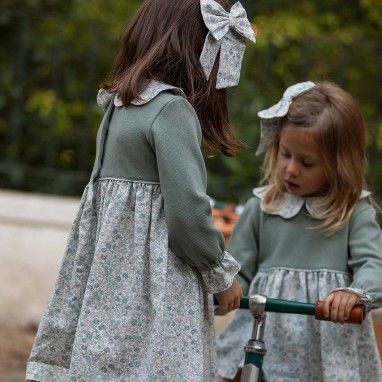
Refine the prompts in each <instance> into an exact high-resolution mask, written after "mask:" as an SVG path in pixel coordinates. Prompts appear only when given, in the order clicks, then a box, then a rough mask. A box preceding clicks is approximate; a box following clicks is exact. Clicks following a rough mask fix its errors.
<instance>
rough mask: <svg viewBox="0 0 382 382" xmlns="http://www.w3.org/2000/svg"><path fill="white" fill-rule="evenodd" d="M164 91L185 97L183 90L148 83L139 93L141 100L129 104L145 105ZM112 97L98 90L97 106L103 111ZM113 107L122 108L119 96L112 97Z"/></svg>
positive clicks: (163, 84) (154, 82)
mask: <svg viewBox="0 0 382 382" xmlns="http://www.w3.org/2000/svg"><path fill="white" fill-rule="evenodd" d="M165 90H171V91H172V92H173V93H174V94H176V95H179V96H182V97H184V98H186V95H185V94H184V92H183V90H182V89H180V88H177V87H176V86H172V85H168V84H165V83H163V82H159V81H150V82H149V83H148V85H147V86H146V87H145V88H144V89H143V90H142V91H141V92H140V93H139V97H140V98H141V99H140V100H136V99H133V100H132V101H131V103H132V104H133V105H137V106H139V105H144V104H145V103H147V102H149V101H151V100H152V99H153V98H155V97H156V96H157V95H158V94H159V93H161V92H163V91H165ZM113 95H114V94H113V93H109V92H108V91H107V90H105V89H100V90H99V91H98V95H97V103H98V106H99V107H101V108H102V109H105V108H106V107H107V106H108V105H109V103H110V100H111V99H112V98H113ZM114 106H118V107H121V106H123V103H122V101H121V99H120V97H119V94H116V95H115V97H114Z"/></svg>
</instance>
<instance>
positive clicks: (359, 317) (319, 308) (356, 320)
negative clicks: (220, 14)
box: [314, 301, 366, 324]
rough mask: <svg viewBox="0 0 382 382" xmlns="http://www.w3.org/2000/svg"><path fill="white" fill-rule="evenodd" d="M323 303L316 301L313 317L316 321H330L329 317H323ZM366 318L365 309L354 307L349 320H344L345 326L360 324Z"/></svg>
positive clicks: (361, 306)
mask: <svg viewBox="0 0 382 382" xmlns="http://www.w3.org/2000/svg"><path fill="white" fill-rule="evenodd" d="M323 307H324V301H317V303H316V309H315V312H314V316H315V317H316V319H317V320H321V321H331V319H330V317H325V316H324V311H323ZM365 316H366V312H365V307H364V306H363V305H355V306H354V307H353V309H352V310H351V312H350V315H349V318H348V319H347V320H346V323H347V324H362V321H363V320H364V318H365Z"/></svg>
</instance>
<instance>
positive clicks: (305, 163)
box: [302, 162, 314, 168]
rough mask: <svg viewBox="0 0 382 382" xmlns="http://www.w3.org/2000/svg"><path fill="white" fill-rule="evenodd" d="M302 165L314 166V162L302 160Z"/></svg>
mask: <svg viewBox="0 0 382 382" xmlns="http://www.w3.org/2000/svg"><path fill="white" fill-rule="evenodd" d="M302 165H303V166H304V167H308V168H309V167H313V166H314V163H309V162H302Z"/></svg>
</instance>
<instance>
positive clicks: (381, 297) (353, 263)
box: [349, 200, 382, 308]
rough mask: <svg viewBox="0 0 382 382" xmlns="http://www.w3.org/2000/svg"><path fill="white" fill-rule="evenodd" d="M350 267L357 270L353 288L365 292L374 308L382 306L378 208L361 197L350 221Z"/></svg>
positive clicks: (381, 258) (381, 252) (381, 251)
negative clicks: (376, 209)
mask: <svg viewBox="0 0 382 382" xmlns="http://www.w3.org/2000/svg"><path fill="white" fill-rule="evenodd" d="M349 251H350V257H349V267H350V268H351V269H352V271H353V282H352V283H351V284H350V286H349V287H350V288H353V289H355V290H359V291H361V292H363V293H365V294H366V295H367V296H369V297H370V299H371V308H379V307H381V306H382V236H381V229H380V227H379V225H378V223H377V221H376V211H375V210H374V208H372V207H371V206H370V205H369V204H368V202H367V201H366V200H363V201H361V202H360V203H359V204H358V206H357V208H356V210H355V212H354V214H353V217H352V218H351V221H350V231H349Z"/></svg>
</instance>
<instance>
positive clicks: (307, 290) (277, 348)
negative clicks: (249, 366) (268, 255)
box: [217, 269, 382, 382]
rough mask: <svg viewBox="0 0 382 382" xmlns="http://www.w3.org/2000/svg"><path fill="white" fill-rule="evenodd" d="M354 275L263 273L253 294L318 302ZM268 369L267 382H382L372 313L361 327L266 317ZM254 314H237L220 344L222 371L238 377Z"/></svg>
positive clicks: (290, 271) (283, 316) (291, 271)
mask: <svg viewBox="0 0 382 382" xmlns="http://www.w3.org/2000/svg"><path fill="white" fill-rule="evenodd" d="M349 284H350V276H349V275H348V274H345V273H341V272H333V271H325V270H322V271H305V270H294V269H267V270H265V269H264V270H259V271H258V273H257V274H256V277H255V278H254V280H253V282H252V284H251V287H250V294H255V293H256V294H263V295H265V296H268V297H270V298H280V299H285V300H295V301H303V302H304V301H305V302H310V303H314V302H316V301H317V300H323V299H325V297H326V296H327V295H328V294H329V292H330V291H332V290H333V289H335V288H340V287H346V286H348V285H349ZM266 317H267V318H266V324H265V338H264V342H265V345H266V348H267V353H266V355H265V357H264V364H263V369H264V373H265V376H266V380H267V382H313V381H314V382H324V381H325V382H370V381H375V382H380V381H382V371H381V361H380V356H379V352H378V348H377V344H376V340H375V336H374V330H373V324H372V320H371V317H370V315H368V316H367V318H366V320H365V321H364V322H363V324H362V325H354V324H345V325H340V324H334V323H332V322H326V321H325V322H324V321H317V320H315V318H314V317H312V316H304V315H296V314H285V313H284V314H280V313H271V312H268V313H267V314H266ZM252 325H253V319H252V316H251V314H250V312H249V311H244V310H238V311H237V312H236V313H235V315H234V316H233V318H232V319H231V321H230V322H229V323H228V325H227V327H226V328H225V330H224V331H223V332H222V334H221V335H220V337H219V339H218V341H217V352H218V361H217V363H218V373H219V375H221V376H223V377H226V378H233V377H234V376H235V375H236V373H237V371H238V368H239V367H240V366H241V365H242V363H243V358H244V346H245V345H246V344H247V342H248V339H249V338H250V336H251V333H252Z"/></svg>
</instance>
